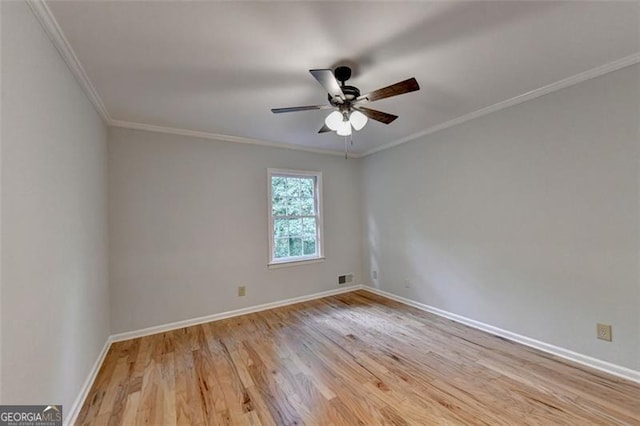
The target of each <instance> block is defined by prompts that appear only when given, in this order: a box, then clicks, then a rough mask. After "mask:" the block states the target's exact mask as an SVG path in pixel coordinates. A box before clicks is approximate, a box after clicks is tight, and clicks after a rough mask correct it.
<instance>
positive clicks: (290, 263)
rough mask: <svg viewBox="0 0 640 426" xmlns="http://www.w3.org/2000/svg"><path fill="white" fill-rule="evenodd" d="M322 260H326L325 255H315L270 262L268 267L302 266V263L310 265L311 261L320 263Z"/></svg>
mask: <svg viewBox="0 0 640 426" xmlns="http://www.w3.org/2000/svg"><path fill="white" fill-rule="evenodd" d="M320 262H324V257H315V258H313V259H301V260H289V261H286V262H276V263H270V264H269V265H268V268H269V269H278V268H290V267H292V266H301V265H308V264H310V263H320Z"/></svg>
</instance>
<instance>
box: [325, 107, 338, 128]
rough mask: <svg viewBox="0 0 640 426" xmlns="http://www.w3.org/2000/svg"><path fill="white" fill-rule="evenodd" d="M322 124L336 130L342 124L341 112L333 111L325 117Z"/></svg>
mask: <svg viewBox="0 0 640 426" xmlns="http://www.w3.org/2000/svg"><path fill="white" fill-rule="evenodd" d="M324 124H326V125H327V127H328V128H330V129H331V130H338V128H339V127H340V126H341V125H342V113H341V112H340V111H333V112H332V113H331V114H329V115H328V116H327V118H325V120H324Z"/></svg>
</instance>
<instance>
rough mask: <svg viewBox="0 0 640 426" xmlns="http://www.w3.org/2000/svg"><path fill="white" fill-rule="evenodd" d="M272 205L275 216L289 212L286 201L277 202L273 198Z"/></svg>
mask: <svg viewBox="0 0 640 426" xmlns="http://www.w3.org/2000/svg"><path fill="white" fill-rule="evenodd" d="M272 207H273V215H274V216H285V215H286V214H287V204H286V203H285V202H284V201H282V202H276V200H273V203H272Z"/></svg>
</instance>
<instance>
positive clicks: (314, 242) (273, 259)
mask: <svg viewBox="0 0 640 426" xmlns="http://www.w3.org/2000/svg"><path fill="white" fill-rule="evenodd" d="M267 175H268V181H269V253H270V256H269V265H271V266H275V265H281V264H286V263H291V262H300V261H310V260H316V259H323V252H322V243H323V241H322V173H320V172H304V171H296V170H276V169H269V170H268V173H267Z"/></svg>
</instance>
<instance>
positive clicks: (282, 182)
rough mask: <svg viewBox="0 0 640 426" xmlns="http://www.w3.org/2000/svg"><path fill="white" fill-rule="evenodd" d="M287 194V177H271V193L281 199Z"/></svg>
mask: <svg viewBox="0 0 640 426" xmlns="http://www.w3.org/2000/svg"><path fill="white" fill-rule="evenodd" d="M286 194H287V178H283V177H277V176H274V177H273V178H271V195H272V196H273V198H274V200H275V199H276V198H280V199H283V198H284V197H285V196H286Z"/></svg>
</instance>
